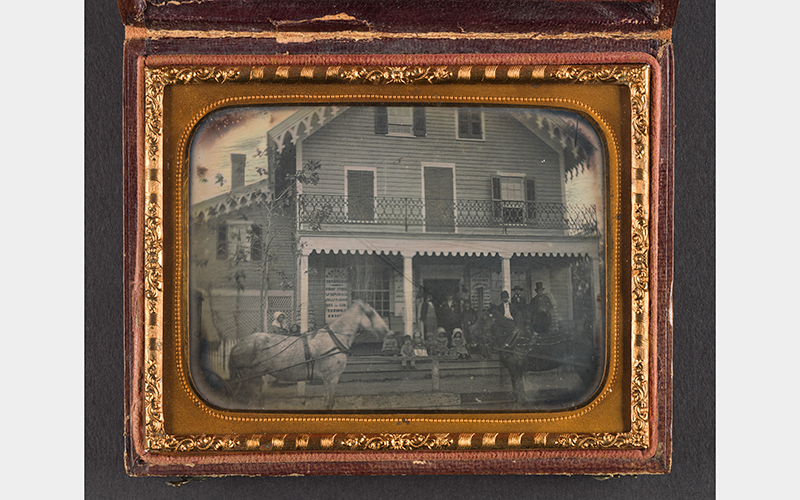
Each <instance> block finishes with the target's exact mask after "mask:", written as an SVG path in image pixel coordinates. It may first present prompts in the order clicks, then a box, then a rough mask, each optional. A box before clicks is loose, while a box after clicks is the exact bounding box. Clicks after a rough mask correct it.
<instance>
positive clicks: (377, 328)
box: [353, 300, 390, 340]
mask: <svg viewBox="0 0 800 500" xmlns="http://www.w3.org/2000/svg"><path fill="white" fill-rule="evenodd" d="M353 307H354V308H358V310H359V312H360V313H362V314H360V315H359V325H358V326H359V330H363V331H368V332H370V333H374V334H375V335H377V336H378V338H379V339H380V340H383V339H384V337H386V335H388V334H389V333H390V330H389V326H388V325H387V324H386V322H385V321H384V320H383V318H381V316H380V314H378V312H377V311H376V310H375V309H373V308H372V306H371V305H369V304H367V303H365V302H362V301H360V300H357V301H355V302H354V303H353Z"/></svg>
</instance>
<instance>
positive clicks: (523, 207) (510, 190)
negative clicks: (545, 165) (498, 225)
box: [492, 176, 536, 224]
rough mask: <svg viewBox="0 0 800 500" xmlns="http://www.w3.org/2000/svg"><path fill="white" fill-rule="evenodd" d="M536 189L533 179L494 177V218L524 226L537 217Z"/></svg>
mask: <svg viewBox="0 0 800 500" xmlns="http://www.w3.org/2000/svg"><path fill="white" fill-rule="evenodd" d="M535 194H536V192H535V188H534V183H533V180H532V179H525V178H524V177H512V176H508V177H503V176H497V177H492V200H493V201H494V216H495V217H497V218H500V219H502V220H503V222H506V223H509V224H522V223H524V222H525V220H526V219H530V218H533V217H534V216H535V203H534V201H535V199H534V197H535Z"/></svg>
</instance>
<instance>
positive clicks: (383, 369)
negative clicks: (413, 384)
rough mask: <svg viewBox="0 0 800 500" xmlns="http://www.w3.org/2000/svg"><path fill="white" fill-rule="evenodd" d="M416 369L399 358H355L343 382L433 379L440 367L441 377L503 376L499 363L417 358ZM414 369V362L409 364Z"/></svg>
mask: <svg viewBox="0 0 800 500" xmlns="http://www.w3.org/2000/svg"><path fill="white" fill-rule="evenodd" d="M412 359H413V360H414V365H415V368H410V367H406V368H403V366H402V360H403V358H401V357H399V356H394V357H389V356H351V357H350V358H349V359H348V360H347V366H346V367H345V370H344V373H343V374H342V378H341V379H340V380H339V381H340V382H356V381H358V382H373V381H383V380H409V379H412V380H421V379H431V378H432V376H433V371H434V366H435V365H437V364H438V377H439V378H447V377H470V376H480V377H486V376H498V377H499V376H503V375H505V373H504V372H505V370H504V368H503V367H502V366H501V365H500V362H499V361H498V360H484V359H466V360H465V359H460V360H459V359H449V358H437V357H431V356H428V357H414V358H412ZM407 364H408V365H410V360H409V362H408V363H407Z"/></svg>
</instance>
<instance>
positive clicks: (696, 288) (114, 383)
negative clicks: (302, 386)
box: [40, 0, 716, 500]
mask: <svg viewBox="0 0 800 500" xmlns="http://www.w3.org/2000/svg"><path fill="white" fill-rule="evenodd" d="M85 23H86V24H85V33H84V34H85V44H86V53H85V89H86V90H85V113H86V114H85V174H84V175H85V213H86V216H85V234H84V237H85V241H86V246H85V262H86V267H85V279H86V288H85V304H86V312H85V424H84V425H85V429H84V432H85V445H84V446H85V483H84V485H85V495H86V497H87V498H107V499H112V498H149V499H159V498H192V499H193V500H199V499H201V498H242V497H250V496H255V495H259V496H262V495H264V496H267V497H268V498H271V499H282V498H297V497H302V498H339V497H342V496H347V497H351V498H381V499H385V500H389V499H395V498H398V499H399V498H404V499H422V498H437V499H449V498H458V499H463V498H531V497H533V498H540V497H541V498H545V497H557V498H578V497H580V498H623V497H629V496H632V497H633V498H712V497H713V496H714V491H715V486H714V481H715V470H714V464H715V449H714V446H715V383H716V380H715V364H714V356H715V330H714V322H715V309H714V295H715V285H714V282H715V271H714V263H715V236H714V233H715V220H714V211H715V194H714V190H715V164H714V154H715V134H714V124H715V122H714V110H715V90H714V89H715V76H714V68H715V59H714V50H715V38H714V36H715V31H714V23H715V4H714V2H711V1H703V0H688V1H687V0H684V1H683V2H682V3H681V6H680V9H679V11H678V20H677V24H676V28H675V30H674V36H673V38H674V42H675V61H676V69H675V74H676V82H677V88H676V99H675V101H676V125H677V130H676V156H675V286H674V310H675V311H676V314H675V333H674V337H675V340H674V373H675V375H674V425H673V433H674V441H673V448H674V453H673V469H672V473H671V474H669V475H666V476H639V477H621V478H613V479H610V480H606V481H598V480H596V479H594V478H591V477H560V476H559V477H552V476H551V477H536V476H532V477H516V476H414V477H369V476H367V477H305V478H299V477H287V478H242V477H231V478H214V479H208V480H206V481H203V482H194V483H190V484H187V485H184V486H181V487H179V488H174V487H171V486H169V485H167V484H166V481H167V479H165V478H130V477H128V476H127V475H126V474H125V471H124V468H123V437H122V431H123V418H124V406H123V352H122V334H123V318H122V289H123V283H122V258H121V256H122V189H121V186H122V183H123V179H122V142H121V141H122V140H121V138H122V104H121V97H122V72H121V65H122V42H123V38H124V33H123V28H122V23H121V21H120V18H119V14H118V11H117V6H116V2H112V1H110V0H86V2H85ZM68 457H69V455H68V454H67V453H65V454H64V455H62V459H63V458H66V459H67V460H68V459H69V458H68ZM55 463H56V462H55V461H49V462H43V463H42V464H41V465H40V467H43V468H45V467H53V466H55ZM42 474H46V472H45V470H42Z"/></svg>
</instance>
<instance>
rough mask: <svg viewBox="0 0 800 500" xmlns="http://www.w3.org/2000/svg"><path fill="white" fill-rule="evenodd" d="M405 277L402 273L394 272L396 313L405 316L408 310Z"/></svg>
mask: <svg viewBox="0 0 800 500" xmlns="http://www.w3.org/2000/svg"><path fill="white" fill-rule="evenodd" d="M404 281H405V277H404V276H403V275H402V274H397V273H395V274H394V315H395V316H401V317H402V316H404V315H405V310H406V298H405V292H404V283H403V282H404Z"/></svg>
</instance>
